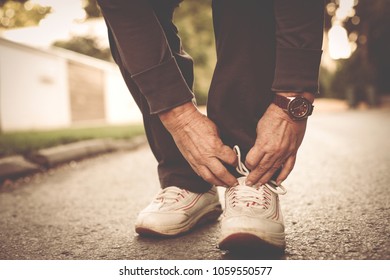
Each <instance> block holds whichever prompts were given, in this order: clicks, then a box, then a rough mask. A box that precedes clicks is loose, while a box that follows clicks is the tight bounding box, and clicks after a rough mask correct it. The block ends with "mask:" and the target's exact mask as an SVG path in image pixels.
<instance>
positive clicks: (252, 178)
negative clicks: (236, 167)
mask: <svg viewBox="0 0 390 280" xmlns="http://www.w3.org/2000/svg"><path fill="white" fill-rule="evenodd" d="M274 163H275V159H274V158H273V157H271V156H269V155H265V156H264V157H263V158H262V160H261V161H260V162H259V164H258V166H256V167H255V168H254V169H252V171H251V172H250V173H249V175H248V178H247V180H246V182H247V184H248V185H253V184H254V183H256V182H257V183H260V184H262V183H266V182H261V181H259V180H260V178H262V177H263V176H264V175H265V174H266V173H267V172H268V171H269V170H270V169H271V168H272V167H273V166H274Z"/></svg>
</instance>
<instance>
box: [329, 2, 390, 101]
mask: <svg viewBox="0 0 390 280" xmlns="http://www.w3.org/2000/svg"><path fill="white" fill-rule="evenodd" d="M327 2H328V5H329V4H330V5H336V3H338V2H339V0H338V1H336V0H328V1H327ZM356 2H357V5H356V6H355V14H354V15H352V16H351V17H349V18H347V20H346V21H345V22H344V26H345V28H346V29H347V31H348V33H349V34H350V35H351V36H350V38H353V39H354V41H355V42H356V47H357V48H356V50H355V53H354V54H353V55H352V56H351V57H350V58H349V59H347V60H342V61H340V62H339V68H338V71H337V72H336V73H335V74H334V81H333V84H332V86H331V90H333V91H336V92H338V94H341V95H342V93H345V92H346V88H348V87H351V86H353V84H356V83H357V82H359V84H362V82H364V81H366V83H367V84H372V85H373V86H374V88H375V89H376V91H377V92H381V93H390V79H388V73H389V72H390V56H389V55H388V50H389V49H390V1H388V0H375V1H370V0H359V1H356ZM331 17H332V14H330V15H328V17H327V19H326V27H327V28H330V26H331Z"/></svg>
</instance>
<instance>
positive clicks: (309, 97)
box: [275, 92, 315, 104]
mask: <svg viewBox="0 0 390 280" xmlns="http://www.w3.org/2000/svg"><path fill="white" fill-rule="evenodd" d="M275 94H277V95H281V96H284V97H297V96H301V97H304V98H306V99H307V100H309V101H310V103H311V104H313V103H314V99H315V95H314V94H313V93H310V92H276V93H275Z"/></svg>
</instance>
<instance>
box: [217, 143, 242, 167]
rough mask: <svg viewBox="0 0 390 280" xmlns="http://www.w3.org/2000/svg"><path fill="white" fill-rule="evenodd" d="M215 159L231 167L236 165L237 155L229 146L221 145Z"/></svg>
mask: <svg viewBox="0 0 390 280" xmlns="http://www.w3.org/2000/svg"><path fill="white" fill-rule="evenodd" d="M217 157H218V158H219V159H220V160H222V161H223V162H224V163H227V164H229V165H231V166H236V165H237V155H236V153H235V152H234V151H233V150H232V149H231V148H230V147H229V146H226V145H223V146H222V148H221V150H220V151H219V153H218V155H217Z"/></svg>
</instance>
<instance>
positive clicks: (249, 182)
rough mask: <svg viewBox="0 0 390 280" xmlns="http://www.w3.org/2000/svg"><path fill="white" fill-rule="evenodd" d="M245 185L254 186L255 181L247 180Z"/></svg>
mask: <svg viewBox="0 0 390 280" xmlns="http://www.w3.org/2000/svg"><path fill="white" fill-rule="evenodd" d="M245 185H247V186H252V185H253V183H252V182H251V181H245Z"/></svg>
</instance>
